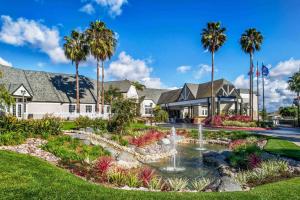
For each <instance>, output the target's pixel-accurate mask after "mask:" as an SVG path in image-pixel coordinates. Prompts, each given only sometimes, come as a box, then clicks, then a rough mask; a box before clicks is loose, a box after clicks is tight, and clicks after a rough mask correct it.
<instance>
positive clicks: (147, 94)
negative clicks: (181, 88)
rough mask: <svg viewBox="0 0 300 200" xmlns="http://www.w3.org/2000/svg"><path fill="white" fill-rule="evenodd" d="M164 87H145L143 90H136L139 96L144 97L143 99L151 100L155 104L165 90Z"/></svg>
mask: <svg viewBox="0 0 300 200" xmlns="http://www.w3.org/2000/svg"><path fill="white" fill-rule="evenodd" d="M166 91H168V90H166V89H155V88H145V89H144V90H138V95H139V97H144V98H145V99H148V100H152V101H153V102H154V103H155V104H157V102H158V99H159V97H160V95H161V94H162V93H163V92H166Z"/></svg>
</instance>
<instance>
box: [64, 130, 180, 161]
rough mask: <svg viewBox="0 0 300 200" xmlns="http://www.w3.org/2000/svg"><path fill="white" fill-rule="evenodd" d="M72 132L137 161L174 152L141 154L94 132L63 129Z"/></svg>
mask: <svg viewBox="0 0 300 200" xmlns="http://www.w3.org/2000/svg"><path fill="white" fill-rule="evenodd" d="M74 133H76V134H80V135H82V136H86V139H88V140H89V141H90V142H91V143H92V144H94V145H101V144H103V143H104V144H107V145H108V146H110V147H112V148H114V149H116V150H119V151H124V152H127V153H129V154H131V155H133V156H134V157H135V158H136V159H137V160H138V161H140V162H142V163H149V162H155V161H157V160H160V159H163V158H167V157H170V156H172V155H174V153H176V152H174V151H172V150H171V151H169V152H165V153H160V154H154V155H143V154H140V153H138V152H137V151H136V150H135V148H129V147H125V146H121V145H119V144H118V143H116V142H114V141H112V140H108V139H106V138H104V137H101V136H100V135H96V134H94V133H88V132H84V131H64V134H66V135H72V134H74Z"/></svg>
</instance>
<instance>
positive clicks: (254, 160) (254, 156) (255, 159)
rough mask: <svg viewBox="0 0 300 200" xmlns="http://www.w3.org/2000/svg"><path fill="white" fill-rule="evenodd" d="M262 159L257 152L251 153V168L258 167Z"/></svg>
mask: <svg viewBox="0 0 300 200" xmlns="http://www.w3.org/2000/svg"><path fill="white" fill-rule="evenodd" d="M261 161H262V160H261V158H260V157H259V156H258V155H257V154H255V153H253V154H250V155H249V156H248V166H249V167H250V168H251V169H254V168H256V167H258V166H259V165H260V163H261Z"/></svg>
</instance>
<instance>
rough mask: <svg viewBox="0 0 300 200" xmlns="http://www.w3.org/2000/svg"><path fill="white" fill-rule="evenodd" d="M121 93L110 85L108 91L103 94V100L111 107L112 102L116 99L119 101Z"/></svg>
mask: <svg viewBox="0 0 300 200" xmlns="http://www.w3.org/2000/svg"><path fill="white" fill-rule="evenodd" d="M122 97H123V96H122V93H121V92H120V89H119V88H117V87H113V86H112V85H110V86H109V88H108V90H107V91H106V92H105V100H106V102H108V103H109V104H110V105H111V106H112V104H113V101H115V100H117V99H121V98H122ZM109 118H110V116H109Z"/></svg>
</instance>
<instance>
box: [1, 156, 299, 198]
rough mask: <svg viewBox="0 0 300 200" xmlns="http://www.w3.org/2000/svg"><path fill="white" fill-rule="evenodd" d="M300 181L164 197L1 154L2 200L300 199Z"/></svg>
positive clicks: (295, 179) (294, 179) (35, 161)
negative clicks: (114, 186)
mask: <svg viewBox="0 0 300 200" xmlns="http://www.w3.org/2000/svg"><path fill="white" fill-rule="evenodd" d="M299 187H300V178H293V179H289V180H286V181H281V182H278V183H273V184H267V185H264V186H260V187H257V188H255V189H254V190H251V191H250V192H232V193H230V192H222V193H214V192H208V193H173V192H168V193H163V192H141V191H124V190H116V189H110V188H105V187H102V186H99V185H95V184H93V183H89V182H87V181H84V180H82V179H81V178H78V177H76V176H74V175H72V174H70V173H69V172H67V171H65V170H63V169H60V168H58V167H55V166H53V165H51V164H48V163H46V162H45V161H42V160H40V159H38V158H34V157H31V156H28V155H23V154H17V153H13V152H7V151H0V199H14V200H15V199H30V200H31V199H73V200H75V199H116V200H118V199H141V200H142V199H147V200H148V199H149V200H151V199H153V200H154V199H164V200H169V199H184V200H185V199H190V200H196V199H201V200H229V199H232V200H235V199H237V200H238V199H243V200H248V199H249V200H250V199H251V200H252V199H260V200H271V199H272V200H281V199H293V200H297V199H300V190H299Z"/></svg>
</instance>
